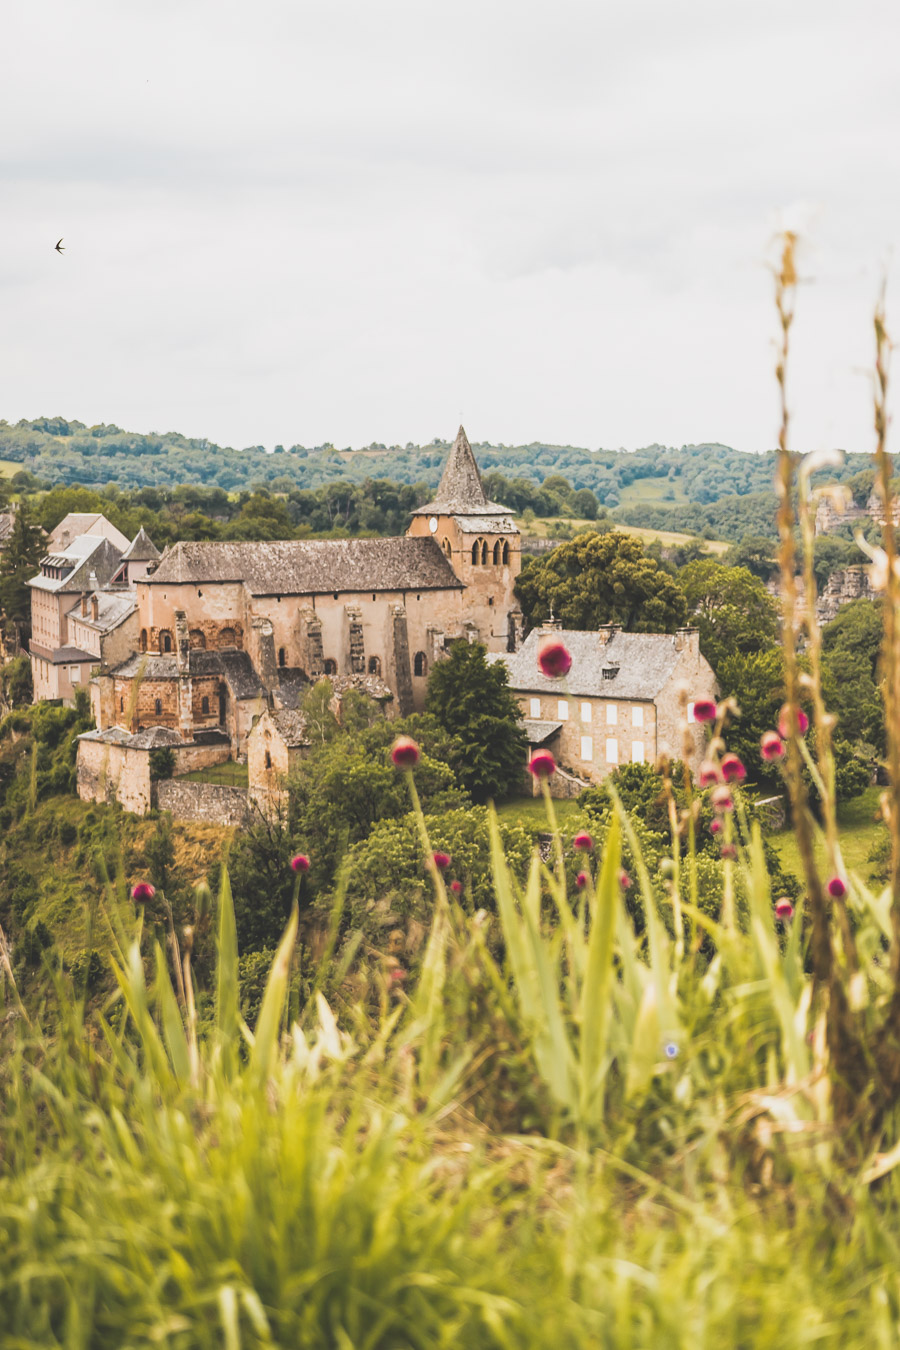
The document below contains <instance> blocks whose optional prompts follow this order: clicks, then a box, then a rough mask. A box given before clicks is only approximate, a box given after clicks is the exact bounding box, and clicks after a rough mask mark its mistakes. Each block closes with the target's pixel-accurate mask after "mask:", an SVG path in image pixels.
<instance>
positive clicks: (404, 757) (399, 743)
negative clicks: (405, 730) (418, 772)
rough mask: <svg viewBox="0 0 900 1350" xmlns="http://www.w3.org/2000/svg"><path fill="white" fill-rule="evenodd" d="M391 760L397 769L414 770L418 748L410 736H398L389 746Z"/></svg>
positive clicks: (417, 758) (417, 759) (417, 757)
mask: <svg viewBox="0 0 900 1350" xmlns="http://www.w3.org/2000/svg"><path fill="white" fill-rule="evenodd" d="M391 759H392V760H393V761H394V767H395V768H397V769H414V768H415V767H416V765H417V764H418V762H419V747H418V745H417V744H416V742H415V741H414V740H413V738H412V736H398V737H397V739H396V740H395V741H394V744H393V745H392V746H391Z"/></svg>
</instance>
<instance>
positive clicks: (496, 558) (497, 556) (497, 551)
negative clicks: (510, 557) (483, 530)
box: [494, 539, 502, 567]
mask: <svg viewBox="0 0 900 1350" xmlns="http://www.w3.org/2000/svg"><path fill="white" fill-rule="evenodd" d="M501 557H502V554H501V551H500V540H499V539H498V540H497V542H496V544H495V545H494V566H495V567H499V565H500V558H501Z"/></svg>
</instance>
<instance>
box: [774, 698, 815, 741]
mask: <svg viewBox="0 0 900 1350" xmlns="http://www.w3.org/2000/svg"><path fill="white" fill-rule="evenodd" d="M797 730H798V731H799V732H800V735H801V736H805V735H806V733H807V731H809V718H808V717H807V715H806V713H805V712H804V711H803V709H802V708H798V709H797ZM778 733H779V735H780V736H781V737H782V738H783V739H784V740H787V738H788V736H790V734H791V710H790V706H789V704H787V703H785V705H784V707H783V708H782V709H781V712H780V713H779V714H778Z"/></svg>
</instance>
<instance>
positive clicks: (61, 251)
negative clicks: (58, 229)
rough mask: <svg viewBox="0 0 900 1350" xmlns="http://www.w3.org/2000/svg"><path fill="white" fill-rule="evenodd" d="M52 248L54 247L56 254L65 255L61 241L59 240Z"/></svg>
mask: <svg viewBox="0 0 900 1350" xmlns="http://www.w3.org/2000/svg"><path fill="white" fill-rule="evenodd" d="M63 239H65V235H63ZM54 247H55V249H56V251H57V253H65V251H66V250H65V249H64V248H63V247H62V239H60V241H59V243H58V244H55V245H54Z"/></svg>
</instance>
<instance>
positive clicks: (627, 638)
mask: <svg viewBox="0 0 900 1350" xmlns="http://www.w3.org/2000/svg"><path fill="white" fill-rule="evenodd" d="M553 636H554V637H558V638H560V639H561V640H562V641H563V642H564V643H565V644H566V646H567V647H568V649H569V651H570V652H571V654H572V668H571V670H570V671H569V673H568V675H567V676H566V677H565V679H564V680H548V679H547V677H546V676H545V675H542V674H541V672H540V670H539V669H538V664H537V649H538V643H539V641H540V638H541V633H540V631H539V630H538V629H535V630H534V631H533V632H532V633H529V635H528V637H527V638H526V640H525V642H524V643H523V645H522V646H521V647H520V648H519V650H518V651H517V652H515V653H513V654H511V655H509V656H504V657H503V660H504V661H505V663H506V667H507V670H508V671H509V684H510V688H511V689H514V690H517V691H522V692H524V691H527V692H534V693H536V694H537V693H556V692H558V693H559V695H560V697H561V698H565V697H566V696H567V695H571V696H572V697H576V698H578V697H585V698H587V697H594V698H615V699H623V698H631V699H637V700H645V701H649V700H651V699H654V698H656V696H657V695H658V694H659V693H660V692H661V691H662V690H663V689H664V687H665V685H666V684H667V683H668V681H669V680H670V679H671V677H672V675H673V674H674V671H675V668H676V666H677V665H678V662H679V660H680V657H681V652H679V651H676V648H675V638H674V636H673V635H672V634H671V633H621V632H616V633H613V635H612V637H610V638H609V640H608V641H607V640H606V634H604V633H586V632H576V631H573V630H571V629H561V630H555V631H554V634H553ZM604 667H606V668H607V669H613V668H615V667H618V670H617V673H616V675H615V677H614V678H613V679H606V678H604V676H603V670H604Z"/></svg>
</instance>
